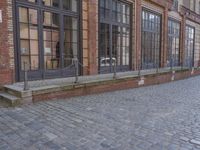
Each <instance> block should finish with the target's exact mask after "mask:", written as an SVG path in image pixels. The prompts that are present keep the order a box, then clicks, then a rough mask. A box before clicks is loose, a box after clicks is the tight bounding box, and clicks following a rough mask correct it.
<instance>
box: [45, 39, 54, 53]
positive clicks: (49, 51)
mask: <svg viewBox="0 0 200 150" xmlns="http://www.w3.org/2000/svg"><path fill="white" fill-rule="evenodd" d="M51 52H52V49H51V42H48V41H44V53H45V55H51Z"/></svg>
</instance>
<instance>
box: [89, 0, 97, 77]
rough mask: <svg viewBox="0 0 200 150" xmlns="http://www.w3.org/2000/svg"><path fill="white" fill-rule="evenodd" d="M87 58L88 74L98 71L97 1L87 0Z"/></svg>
mask: <svg viewBox="0 0 200 150" xmlns="http://www.w3.org/2000/svg"><path fill="white" fill-rule="evenodd" d="M88 29H89V30H88V60H89V63H88V65H89V74H90V75H92V74H97V73H98V65H97V60H98V1H97V0H88Z"/></svg>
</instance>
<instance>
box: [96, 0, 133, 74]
mask: <svg viewBox="0 0 200 150" xmlns="http://www.w3.org/2000/svg"><path fill="white" fill-rule="evenodd" d="M130 7H131V6H130V4H128V3H125V2H122V1H119V0H100V24H99V67H100V72H101V73H104V72H111V71H112V69H113V65H114V63H116V68H117V70H118V71H123V70H129V69H130V47H131V45H130V41H131V40H130V39H131V38H130V34H131V31H130V30H131V23H130V20H131V19H130V11H131V10H130Z"/></svg>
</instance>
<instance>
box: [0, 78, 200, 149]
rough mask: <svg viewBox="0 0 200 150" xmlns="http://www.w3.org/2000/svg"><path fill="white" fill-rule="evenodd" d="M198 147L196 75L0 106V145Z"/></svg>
mask: <svg viewBox="0 0 200 150" xmlns="http://www.w3.org/2000/svg"><path fill="white" fill-rule="evenodd" d="M7 149H11V150H16V149H19V150H36V149H41V150H51V149H53V150H54V149H55V150H57V149H61V150H200V77H194V78H190V79H187V80H182V81H177V82H173V83H168V84H163V85H156V86H149V87H144V88H138V89H131V90H124V91H116V92H110V93H104V94H98V95H91V96H84V97H76V98H71V99H68V100H55V101H45V102H40V103H36V104H33V105H27V106H22V107H18V108H15V109H13V108H9V109H8V108H0V150H7Z"/></svg>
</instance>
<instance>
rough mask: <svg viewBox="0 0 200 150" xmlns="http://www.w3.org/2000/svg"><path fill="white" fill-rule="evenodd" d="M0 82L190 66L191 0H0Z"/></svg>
mask: <svg viewBox="0 0 200 150" xmlns="http://www.w3.org/2000/svg"><path fill="white" fill-rule="evenodd" d="M0 10H2V22H1V23H0V85H4V84H8V83H13V82H18V81H22V80H23V78H24V75H23V72H24V69H26V70H28V77H29V79H31V80H36V79H44V78H58V77H68V76H72V75H73V74H74V70H73V67H72V68H71V67H70V66H71V63H70V62H71V61H72V58H74V57H78V59H79V61H80V64H82V65H80V68H81V69H80V75H95V74H100V73H109V72H112V71H113V69H112V68H113V67H112V66H113V63H116V66H117V71H118V72H122V71H129V70H138V69H139V68H140V69H152V68H156V67H170V66H185V67H198V66H199V64H200V62H199V60H200V1H199V0H190V1H189V0H174V1H173V0H1V1H0Z"/></svg>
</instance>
